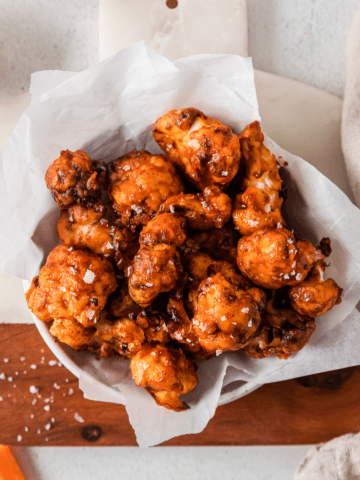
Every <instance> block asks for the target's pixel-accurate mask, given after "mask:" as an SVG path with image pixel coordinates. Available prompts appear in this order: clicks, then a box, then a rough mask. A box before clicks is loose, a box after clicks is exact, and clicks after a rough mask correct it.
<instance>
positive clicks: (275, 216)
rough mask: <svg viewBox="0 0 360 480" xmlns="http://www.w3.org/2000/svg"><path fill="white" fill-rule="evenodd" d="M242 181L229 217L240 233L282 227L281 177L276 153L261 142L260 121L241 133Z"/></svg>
mask: <svg viewBox="0 0 360 480" xmlns="http://www.w3.org/2000/svg"><path fill="white" fill-rule="evenodd" d="M239 138H240V144H241V152H242V157H241V173H242V176H241V181H240V189H241V193H239V194H238V195H237V196H236V198H235V201H234V204H233V211H232V218H233V221H234V224H235V228H237V229H238V230H239V232H240V233H241V235H251V234H252V233H254V232H255V231H256V230H261V229H263V228H279V227H284V226H285V222H284V220H283V218H282V216H281V212H280V209H281V205H282V201H283V199H282V198H281V197H280V190H281V183H282V181H281V178H280V175H279V171H278V166H277V163H276V158H275V155H274V154H272V153H271V152H270V151H269V150H268V149H267V148H266V147H265V145H264V135H263V133H262V131H261V127H260V124H259V122H253V123H251V124H250V125H248V126H247V127H246V128H245V130H244V131H243V132H242V134H241V135H240V137H239Z"/></svg>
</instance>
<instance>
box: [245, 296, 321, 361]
mask: <svg viewBox="0 0 360 480" xmlns="http://www.w3.org/2000/svg"><path fill="white" fill-rule="evenodd" d="M314 331H315V320H314V319H313V318H310V317H306V316H301V315H299V314H298V313H297V312H296V311H295V310H293V309H292V308H289V307H287V306H285V307H281V308H274V306H273V299H271V300H270V301H269V302H268V304H267V307H266V314H265V321H264V323H263V324H262V326H261V328H260V331H259V334H258V335H257V336H256V337H255V338H253V339H251V340H250V342H249V343H248V345H247V346H245V349H244V350H245V353H246V354H247V355H248V356H249V357H253V358H264V357H268V356H270V355H277V356H278V357H279V358H283V359H286V358H288V357H289V356H290V355H291V354H293V353H294V352H297V351H299V350H301V349H302V348H303V347H304V346H305V345H306V344H307V343H308V341H309V340H310V336H311V335H312V333H313V332H314Z"/></svg>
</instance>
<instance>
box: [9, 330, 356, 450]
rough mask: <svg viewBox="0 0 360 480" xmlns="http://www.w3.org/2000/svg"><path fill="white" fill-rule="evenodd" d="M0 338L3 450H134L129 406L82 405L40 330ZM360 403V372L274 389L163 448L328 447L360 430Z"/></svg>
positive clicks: (321, 376) (219, 412)
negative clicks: (53, 447) (43, 447)
mask: <svg viewBox="0 0 360 480" xmlns="http://www.w3.org/2000/svg"><path fill="white" fill-rule="evenodd" d="M0 338H1V354H0V377H1V379H0V397H1V398H2V400H1V401H0V425H1V429H0V444H7V445H18V446H19V445H22V446H25V445H31V446H38V445H56V446H69V445H76V446H81V445H82V446H85V445H86V446H91V445H97V446H100V445H103V446H105V445H119V446H132V445H136V439H135V434H134V432H133V430H132V428H131V426H130V424H129V421H128V418H127V414H126V410H125V407H123V406H121V405H115V404H110V403H102V402H93V401H90V400H86V399H84V398H83V394H82V392H81V390H79V388H78V386H77V385H78V380H77V378H76V377H74V376H73V375H72V374H71V373H69V371H68V370H66V369H65V368H64V367H63V366H59V365H58V361H57V359H56V358H55V357H54V355H53V354H52V353H51V352H50V350H49V349H48V347H47V346H46V345H45V344H44V342H43V340H42V338H41V337H40V335H39V333H38V331H37V329H36V327H35V326H34V325H0ZM3 377H5V378H3ZM31 387H33V388H31ZM35 389H38V393H31V392H32V391H35ZM359 398H360V367H352V368H347V369H343V370H338V371H336V372H328V373H322V374H319V375H311V376H309V377H303V378H299V379H295V380H289V381H286V382H278V383H273V384H268V385H264V386H263V387H261V388H260V389H258V390H256V391H255V392H253V393H251V394H249V395H247V396H246V397H243V398H241V399H239V400H236V401H235V402H232V403H230V404H227V405H224V406H222V407H219V408H218V409H217V412H216V414H215V416H214V418H213V419H212V420H210V422H209V424H208V426H207V427H206V428H205V430H204V431H203V432H201V433H199V434H197V435H185V436H182V437H177V438H173V439H172V440H170V441H168V442H166V443H165V444H164V445H172V446H175V445H176V446H178V445H187V446H195V445H223V446H224V445H228V446H229V445H295V444H313V443H318V442H326V441H328V440H330V439H332V438H334V437H336V436H339V435H342V434H345V433H351V432H354V433H355V432H358V431H359V430H360V401H359Z"/></svg>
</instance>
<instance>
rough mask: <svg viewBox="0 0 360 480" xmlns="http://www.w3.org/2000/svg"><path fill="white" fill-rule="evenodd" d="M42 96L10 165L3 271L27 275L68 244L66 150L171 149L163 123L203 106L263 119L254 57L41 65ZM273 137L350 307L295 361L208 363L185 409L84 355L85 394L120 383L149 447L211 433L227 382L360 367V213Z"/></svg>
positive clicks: (228, 358) (143, 50) (4, 196)
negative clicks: (159, 401) (59, 166)
mask: <svg viewBox="0 0 360 480" xmlns="http://www.w3.org/2000/svg"><path fill="white" fill-rule="evenodd" d="M31 93H32V103H31V106H30V107H29V109H28V110H27V111H26V112H25V113H24V114H23V116H22V117H21V119H20V121H19V123H18V125H17V127H16V128H15V130H14V133H13V134H12V136H11V138H10V140H9V141H8V143H7V144H6V146H5V148H4V150H3V151H2V153H1V170H0V202H1V211H0V226H1V230H0V266H1V268H2V269H3V270H4V271H6V272H8V273H11V274H13V275H16V276H19V277H21V278H23V279H25V280H31V278H32V277H33V276H35V275H37V274H38V271H39V269H40V267H41V265H42V263H43V262H44V260H45V258H46V255H47V254H48V253H49V251H50V250H51V249H52V248H53V247H54V246H55V245H56V244H57V243H58V238H57V234H56V223H57V220H58V218H59V209H58V207H57V206H56V205H55V202H54V201H53V199H52V196H51V194H50V192H49V191H48V190H47V188H46V185H45V181H44V175H45V171H46V169H47V167H48V166H49V164H50V163H51V162H52V161H53V160H54V159H55V158H57V157H58V156H59V153H60V150H63V149H69V150H72V151H74V150H78V149H81V150H84V151H85V152H86V153H88V155H90V157H91V158H92V159H94V160H104V161H110V160H113V159H115V158H117V157H119V156H120V155H123V154H124V153H126V152H128V151H130V150H133V149H140V148H145V149H147V150H149V151H150V152H152V153H157V152H159V153H160V152H161V150H160V149H159V147H158V146H157V144H156V143H155V142H154V140H153V137H152V132H151V125H152V124H153V122H154V121H155V120H156V119H157V118H158V117H159V116H161V115H163V114H164V113H165V112H167V111H168V110H170V109H174V108H184V107H190V106H191V107H196V108H199V109H200V110H202V111H204V112H205V113H206V114H207V115H209V116H212V117H215V118H218V119H220V120H221V121H222V122H224V123H225V124H227V125H229V126H230V127H231V128H232V129H233V130H234V131H235V132H236V133H240V132H241V131H242V130H243V129H244V127H245V126H246V125H247V124H249V123H250V122H252V121H254V120H260V117H259V112H258V104H257V99H256V92H255V85H254V77H253V68H252V62H251V59H250V58H242V57H238V56H234V55H194V56H191V57H187V58H184V59H180V60H177V61H175V62H171V61H169V60H167V59H166V58H165V57H163V56H161V55H159V54H158V53H156V52H155V51H154V50H152V49H151V48H149V47H147V46H146V45H145V44H144V43H137V44H134V45H132V46H130V47H128V48H127V49H125V50H123V51H121V52H119V53H118V54H116V55H114V56H113V57H110V58H109V59H107V60H105V61H103V62H101V63H100V64H98V65H96V66H94V67H92V68H89V69H88V70H86V71H84V72H80V73H72V72H38V73H36V74H34V75H33V77H32V86H31ZM304 141H306V138H305V139H304ZM266 144H267V145H268V147H269V148H270V149H271V150H272V151H273V152H274V153H275V154H276V155H277V156H279V157H280V156H281V157H282V158H283V160H284V161H286V162H288V166H287V167H286V170H285V172H284V177H285V183H286V186H287V189H288V199H287V200H286V201H285V208H284V210H285V217H286V218H287V219H288V221H289V225H290V227H293V228H295V229H296V230H297V231H299V232H300V233H301V234H302V235H304V236H305V238H307V239H309V240H311V241H312V242H313V243H314V244H318V242H319V241H320V239H321V238H322V237H324V236H329V237H330V238H331V240H332V247H333V253H332V255H331V257H330V262H331V266H330V267H329V268H328V270H327V272H326V275H327V276H332V277H333V278H334V279H335V280H336V281H337V283H338V284H339V285H340V286H341V287H342V288H344V297H343V302H342V303H341V304H340V305H338V306H336V307H334V308H333V309H332V310H331V311H330V312H328V313H327V314H326V315H324V316H323V317H321V318H319V319H318V320H317V321H316V326H317V329H316V332H315V333H314V335H313V336H312V338H311V340H310V342H309V344H308V345H307V346H306V347H305V348H304V349H303V350H302V351H300V352H299V353H297V354H296V355H293V356H292V357H290V358H289V359H288V360H279V359H278V358H277V357H269V358H266V359H262V360H257V359H252V358H249V357H247V356H246V355H244V354H243V352H241V351H240V352H232V353H228V354H225V355H221V356H219V357H216V358H213V359H211V360H209V361H207V362H202V363H199V370H198V376H199V385H198V386H197V388H196V389H195V391H193V392H191V393H190V394H188V395H186V396H185V397H184V400H186V401H187V403H188V404H189V405H190V406H191V408H190V410H187V411H185V412H181V413H176V412H172V411H169V410H166V409H164V408H162V407H158V406H157V405H156V404H155V402H154V400H153V399H152V398H151V397H150V396H149V395H148V394H147V393H146V392H145V391H144V390H143V389H140V388H138V387H136V386H135V384H134V382H133V380H132V379H131V374H130V370H129V360H128V359H125V358H116V359H111V360H101V361H100V362H97V361H95V360H94V357H93V356H92V355H91V354H89V353H88V352H81V353H78V356H77V361H78V363H79V364H80V365H81V368H82V369H83V371H84V375H80V387H81V388H82V390H83V391H84V395H85V396H86V397H87V398H90V399H100V397H101V399H102V400H106V398H107V397H106V395H103V394H101V393H100V392H99V386H98V385H99V384H98V383H96V384H95V383H94V382H93V381H92V378H97V379H98V380H100V381H102V382H103V383H105V384H107V385H112V386H114V387H117V388H118V389H119V390H120V395H119V396H118V400H116V398H115V396H113V395H110V396H109V398H108V401H113V402H114V401H115V402H116V401H118V402H119V403H121V402H122V399H125V404H126V409H127V412H128V414H129V419H130V422H131V424H132V426H133V428H134V430H135V433H136V436H137V441H138V443H139V445H140V446H151V445H156V444H158V443H161V442H163V441H165V440H167V439H169V438H172V437H175V436H178V435H183V434H189V433H197V432H200V431H202V430H203V429H204V428H205V426H206V425H207V423H208V421H209V420H210V418H211V417H212V416H213V415H214V413H215V411H216V407H217V404H218V401H219V396H220V393H221V388H222V386H223V384H224V385H225V384H228V383H230V382H233V381H235V380H244V381H247V382H249V384H262V383H267V382H274V381H279V380H284V379H288V378H294V377H298V376H302V375H308V374H312V373H317V372H320V371H326V370H332V369H336V368H343V367H346V366H351V365H357V364H360V349H359V348H358V345H359V341H360V314H359V312H358V311H357V310H356V309H355V306H356V304H357V302H358V300H359V297H360V210H358V208H357V207H355V206H354V205H353V204H352V203H351V202H350V200H349V199H348V198H347V197H346V195H345V194H344V193H342V192H341V191H340V190H339V188H338V187H336V186H335V185H334V184H333V183H332V182H331V181H330V180H328V179H327V178H326V177H324V175H322V174H321V173H320V172H318V171H317V170H316V169H315V168H314V167H313V166H311V165H310V164H308V163H307V162H306V161H305V160H302V159H301V158H299V157H296V156H295V155H291V154H290V153H288V152H286V151H284V150H283V149H281V147H279V146H278V145H276V144H275V143H274V142H273V141H271V140H270V139H269V138H267V139H266ZM228 367H229V368H228ZM224 377H225V380H224ZM114 421H116V419H115V420H114Z"/></svg>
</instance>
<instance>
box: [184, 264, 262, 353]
mask: <svg viewBox="0 0 360 480" xmlns="http://www.w3.org/2000/svg"><path fill="white" fill-rule="evenodd" d="M265 305H266V294H265V293H264V292H263V291H262V290H260V289H258V288H250V289H249V290H246V291H245V290H242V289H241V288H239V287H237V286H236V285H234V284H232V283H231V282H230V281H229V280H228V279H227V278H226V277H225V276H224V275H222V274H221V273H217V274H215V275H214V276H213V277H209V278H207V279H205V280H204V281H203V282H201V284H200V286H199V289H198V300H197V308H196V314H195V316H194V318H193V320H192V322H193V326H194V332H195V333H196V335H197V336H198V337H199V343H200V345H201V346H202V347H203V348H204V350H206V351H208V352H214V353H215V352H216V353H217V354H220V353H222V352H224V351H233V350H239V349H240V348H242V347H244V346H245V345H246V343H247V342H248V341H249V339H250V338H251V337H252V336H253V335H254V334H255V332H256V331H257V329H258V327H259V325H260V322H261V312H262V311H263V309H264V307H265Z"/></svg>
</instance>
